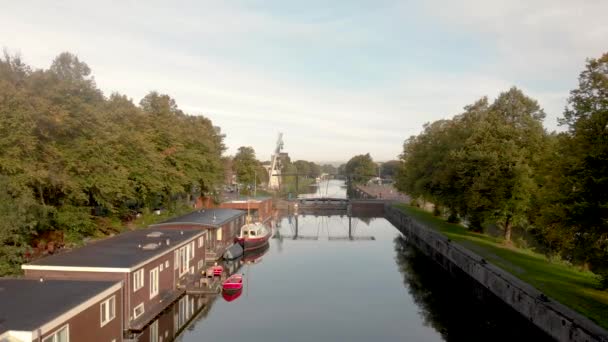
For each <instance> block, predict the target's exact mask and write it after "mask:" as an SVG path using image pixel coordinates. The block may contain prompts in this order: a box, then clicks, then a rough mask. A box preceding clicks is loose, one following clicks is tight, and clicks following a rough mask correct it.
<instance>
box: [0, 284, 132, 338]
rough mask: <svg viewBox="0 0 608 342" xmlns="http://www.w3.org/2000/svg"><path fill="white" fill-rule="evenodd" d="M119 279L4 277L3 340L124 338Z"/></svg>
mask: <svg viewBox="0 0 608 342" xmlns="http://www.w3.org/2000/svg"><path fill="white" fill-rule="evenodd" d="M122 300H123V287H122V282H117V281H75V280H50V279H44V278H43V279H0V341H2V342H34V341H35V342H70V341H71V342H78V341H85V342H111V341H115V342H119V341H122V340H123V316H122V314H123V313H122V310H121V309H120V308H121V307H122Z"/></svg>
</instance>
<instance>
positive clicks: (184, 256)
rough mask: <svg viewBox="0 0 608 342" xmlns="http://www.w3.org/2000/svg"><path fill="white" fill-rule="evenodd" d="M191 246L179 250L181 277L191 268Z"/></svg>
mask: <svg viewBox="0 0 608 342" xmlns="http://www.w3.org/2000/svg"><path fill="white" fill-rule="evenodd" d="M189 246H190V245H186V246H184V247H182V248H180V249H179V275H180V276H181V275H183V274H184V273H186V272H188V268H189V267H190V265H189V260H188V252H189V251H188V249H189V248H188V247H189Z"/></svg>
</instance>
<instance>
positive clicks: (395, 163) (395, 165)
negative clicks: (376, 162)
mask: <svg viewBox="0 0 608 342" xmlns="http://www.w3.org/2000/svg"><path fill="white" fill-rule="evenodd" d="M400 167H401V161H399V160H389V161H387V162H384V163H382V165H381V170H380V175H381V176H382V177H386V178H393V177H395V175H396V174H397V171H398V170H399V168H400Z"/></svg>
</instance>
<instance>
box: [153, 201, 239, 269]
mask: <svg viewBox="0 0 608 342" xmlns="http://www.w3.org/2000/svg"><path fill="white" fill-rule="evenodd" d="M246 214H247V213H246V212H245V211H242V210H234V209H225V208H209V209H200V210H196V211H193V212H191V213H189V214H186V215H182V216H179V217H174V218H171V219H169V220H167V221H164V222H161V223H157V224H153V225H151V226H150V228H151V229H156V228H161V229H177V230H188V229H204V230H206V231H207V236H206V240H205V253H206V254H205V259H206V260H207V261H215V260H217V259H219V258H220V257H221V256H222V255H223V254H224V251H225V250H226V248H228V247H229V246H230V245H232V243H233V242H234V237H235V236H237V235H238V233H239V231H240V229H241V226H243V225H244V224H245V215H246Z"/></svg>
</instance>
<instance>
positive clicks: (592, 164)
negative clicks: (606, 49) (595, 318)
mask: <svg viewBox="0 0 608 342" xmlns="http://www.w3.org/2000/svg"><path fill="white" fill-rule="evenodd" d="M561 123H562V124H564V125H567V126H568V129H569V131H568V134H567V136H566V137H565V138H564V139H563V142H564V144H565V145H566V146H568V149H567V153H566V156H565V158H567V160H568V161H569V163H567V164H562V169H561V171H562V172H563V175H564V176H563V177H562V178H561V185H560V188H562V189H563V190H564V191H565V197H564V198H563V202H562V203H561V205H562V207H561V208H562V209H563V210H564V214H565V215H564V217H565V220H564V222H563V223H562V224H563V225H564V226H565V227H567V230H570V231H572V232H573V233H574V236H575V238H574V241H573V244H574V246H573V247H574V249H573V252H574V253H575V255H576V259H578V260H580V261H582V262H585V263H589V264H590V266H591V267H592V270H593V271H594V272H596V273H597V274H600V275H601V276H602V279H603V280H602V284H603V286H604V287H605V288H606V287H608V54H604V55H603V56H602V57H600V58H598V59H591V60H589V61H588V63H587V65H586V68H585V70H583V72H581V74H580V77H579V86H578V88H577V89H574V90H572V91H571V93H570V98H569V100H568V106H567V108H566V111H565V112H564V118H563V119H562V121H561Z"/></svg>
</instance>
